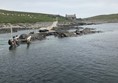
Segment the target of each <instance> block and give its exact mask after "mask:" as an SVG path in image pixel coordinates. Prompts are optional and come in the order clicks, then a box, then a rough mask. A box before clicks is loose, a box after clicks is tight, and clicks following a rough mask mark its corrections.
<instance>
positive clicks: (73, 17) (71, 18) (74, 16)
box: [65, 14, 76, 20]
mask: <svg viewBox="0 0 118 83" xmlns="http://www.w3.org/2000/svg"><path fill="white" fill-rule="evenodd" d="M65 17H66V18H68V19H70V20H76V14H73V15H67V14H66V16H65Z"/></svg>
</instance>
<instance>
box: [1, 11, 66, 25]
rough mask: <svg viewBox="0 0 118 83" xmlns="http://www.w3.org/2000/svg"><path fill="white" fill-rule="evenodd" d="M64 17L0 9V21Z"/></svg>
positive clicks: (11, 21) (62, 19)
mask: <svg viewBox="0 0 118 83" xmlns="http://www.w3.org/2000/svg"><path fill="white" fill-rule="evenodd" d="M57 17H58V20H59V21H65V20H66V19H65V18H64V17H62V16H59V15H51V14H42V13H28V12H16V11H7V10H0V23H35V22H48V21H54V20H55V19H56V18H57Z"/></svg>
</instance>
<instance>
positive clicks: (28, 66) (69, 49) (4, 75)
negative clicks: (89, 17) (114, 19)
mask: <svg viewBox="0 0 118 83" xmlns="http://www.w3.org/2000/svg"><path fill="white" fill-rule="evenodd" d="M85 27H86V26H85ZM88 27H91V28H96V29H97V30H102V31H104V32H103V33H96V34H90V35H83V36H78V37H68V38H62V39H59V38H55V37H53V36H50V37H47V39H46V40H42V41H35V42H32V44H31V45H30V46H29V47H28V46H27V45H26V44H22V45H20V46H19V47H18V48H16V49H14V50H9V49H8V48H9V45H7V40H8V39H9V37H10V34H1V35H0V83H117V82H118V36H117V35H118V24H117V23H113V24H101V25H92V26H88ZM19 33H23V32H19ZM15 34H18V33H14V35H15Z"/></svg>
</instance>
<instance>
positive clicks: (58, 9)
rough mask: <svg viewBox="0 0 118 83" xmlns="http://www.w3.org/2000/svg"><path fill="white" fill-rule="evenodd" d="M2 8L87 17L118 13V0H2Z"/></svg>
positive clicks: (0, 2) (0, 7) (0, 0)
mask: <svg viewBox="0 0 118 83" xmlns="http://www.w3.org/2000/svg"><path fill="white" fill-rule="evenodd" d="M0 9H6V10H17V11H26V12H38V13H50V14H59V15H63V16H64V15H65V14H76V15H77V17H78V18H85V17H91V16H95V15H101V14H112V13H118V0H0Z"/></svg>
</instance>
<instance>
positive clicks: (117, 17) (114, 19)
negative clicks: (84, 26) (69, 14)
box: [84, 14, 118, 22]
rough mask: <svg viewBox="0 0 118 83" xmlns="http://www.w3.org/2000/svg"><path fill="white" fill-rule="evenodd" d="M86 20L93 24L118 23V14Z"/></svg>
mask: <svg viewBox="0 0 118 83" xmlns="http://www.w3.org/2000/svg"><path fill="white" fill-rule="evenodd" d="M84 20H86V21H92V22H118V14H109V15H99V16H94V17H90V18H85V19H84Z"/></svg>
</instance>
